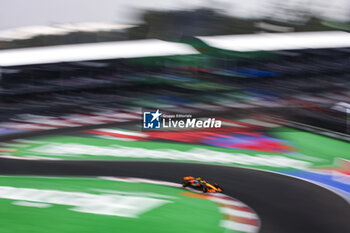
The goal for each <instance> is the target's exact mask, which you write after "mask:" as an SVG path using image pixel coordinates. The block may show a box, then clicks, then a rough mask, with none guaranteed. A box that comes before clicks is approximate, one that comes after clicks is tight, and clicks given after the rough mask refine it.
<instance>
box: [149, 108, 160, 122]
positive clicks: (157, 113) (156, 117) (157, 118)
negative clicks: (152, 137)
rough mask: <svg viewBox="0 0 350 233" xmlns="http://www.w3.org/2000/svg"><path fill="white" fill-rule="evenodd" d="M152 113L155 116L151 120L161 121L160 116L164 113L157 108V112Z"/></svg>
mask: <svg viewBox="0 0 350 233" xmlns="http://www.w3.org/2000/svg"><path fill="white" fill-rule="evenodd" d="M151 115H152V116H153V117H152V120H151V122H152V121H154V120H157V121H159V117H160V116H161V115H162V113H160V112H159V109H157V111H156V112H155V113H152V114H151Z"/></svg>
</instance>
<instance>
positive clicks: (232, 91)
mask: <svg viewBox="0 0 350 233" xmlns="http://www.w3.org/2000/svg"><path fill="white" fill-rule="evenodd" d="M2 6H3V7H2V8H1V10H0V17H1V20H0V22H1V23H0V29H1V30H0V49H1V51H0V63H1V64H0V66H1V81H0V95H1V99H0V109H1V111H0V112H1V114H0V120H1V122H2V123H1V126H2V129H1V133H2V132H3V133H4V134H7V133H13V132H17V131H18V130H28V129H41V128H43V129H45V126H43V125H37V126H29V125H28V124H27V123H28V122H29V123H33V122H34V123H38V121H42V120H43V119H44V118H45V119H50V120H54V119H56V120H62V119H72V118H79V117H81V116H82V114H85V115H86V114H88V115H89V114H97V115H101V114H102V115H103V114H104V112H108V111H116V110H118V111H126V112H132V113H136V112H140V109H141V108H152V109H162V110H163V111H165V110H167V111H170V112H185V113H194V112H196V113H198V114H201V113H204V112H207V111H211V112H213V113H214V115H216V116H219V115H227V114H228V115H230V117H242V115H243V116H253V117H254V118H260V119H262V118H264V119H265V120H269V121H271V120H273V121H276V120H280V119H281V118H282V119H284V120H289V121H293V122H298V123H304V124H307V125H311V126H316V127H320V128H327V129H329V130H332V131H337V132H341V133H347V132H349V130H348V129H347V121H346V111H348V110H347V109H349V104H348V103H349V102H350V90H349V88H350V85H349V78H348V76H349V67H350V66H349V52H350V50H349V48H348V47H349V46H350V44H349V43H350V42H349V41H350V36H349V35H348V34H347V32H346V31H347V30H349V23H348V22H349V20H350V15H349V12H350V11H349V8H350V4H349V3H348V2H347V1H341V0H338V1H332V2H328V1H321V0H318V1H316V0H314V1H305V2H304V1H285V2H280V1H272V0H270V1H268V0H266V1H244V2H241V1H224V0H220V1H191V2H188V1H156V0H153V1H146V2H143V3H140V2H133V3H130V2H127V1H99V2H98V3H97V2H94V3H93V2H89V3H85V2H83V1H81V2H79V1H74V3H72V2H70V1H53V2H50V3H48V2H45V1H31V2H25V3H23V2H21V1H11V2H6V1H4V2H3V3H2ZM344 31H345V32H344ZM305 32H307V33H305ZM311 32H313V33H311ZM223 35H225V36H223ZM103 42H110V43H109V44H107V45H108V46H114V47H103V45H106V44H104V43H103ZM166 42H168V43H166ZM57 45H60V46H63V45H70V46H68V47H67V48H65V47H58V48H56V50H55V47H52V46H57ZM72 45H76V46H78V47H74V46H72ZM79 45H80V46H83V47H79ZM84 46H85V47H84ZM91 46H95V47H94V48H92V47H91ZM99 46H101V47H99ZM162 46H163V47H162ZM23 48H25V49H24V50H23ZM38 48H39V50H38ZM40 48H41V50H40ZM60 48H61V50H60ZM10 49H11V50H10ZM20 49H22V50H20ZM23 52H24V54H23ZM267 118H269V119H267ZM276 118H278V119H276ZM13 123H15V124H13ZM285 123H286V122H285ZM289 124H292V122H289ZM293 124H294V123H293ZM21 125H22V126H23V127H21ZM299 126H300V127H301V125H299ZM47 127H50V126H47ZM12 129H13V130H12Z"/></svg>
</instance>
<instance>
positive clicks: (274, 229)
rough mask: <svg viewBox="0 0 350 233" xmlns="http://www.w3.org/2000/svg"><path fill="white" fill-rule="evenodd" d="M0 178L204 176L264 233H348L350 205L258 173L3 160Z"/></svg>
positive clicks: (191, 167) (147, 164) (161, 165)
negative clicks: (243, 207) (252, 215)
mask: <svg viewBox="0 0 350 233" xmlns="http://www.w3.org/2000/svg"><path fill="white" fill-rule="evenodd" d="M0 173H1V174H13V175H14V174H15V175H50V176H62V175H64V176H129V177H139V178H148V179H157V180H164V181H171V182H177V183H180V182H181V178H182V177H183V176H187V175H193V176H201V177H203V178H206V179H207V180H208V181H209V182H210V181H211V182H217V183H218V184H220V185H221V186H222V187H223V188H224V193H225V194H227V195H229V196H232V197H234V198H238V199H239V200H241V201H243V202H244V203H246V204H248V205H249V206H250V207H252V208H253V209H254V210H255V211H256V212H257V214H258V215H259V217H260V219H261V222H262V226H261V228H260V231H259V232H261V233H350V205H349V203H348V202H346V201H345V200H344V199H342V198H341V197H339V196H338V195H336V194H334V193H333V192H331V191H328V190H326V189H324V188H322V187H320V186H317V185H314V184H311V183H309V182H306V181H303V180H299V179H295V178H292V177H288V176H283V175H279V174H275V173H269V172H263V171H259V170H251V169H244V168H239V167H228V166H214V165H205V164H195V163H178V162H127V161H124V162H114V161H25V160H12V159H0Z"/></svg>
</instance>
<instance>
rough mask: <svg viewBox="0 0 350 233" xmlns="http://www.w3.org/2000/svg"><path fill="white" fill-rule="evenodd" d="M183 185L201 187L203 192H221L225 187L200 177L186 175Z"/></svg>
mask: <svg viewBox="0 0 350 233" xmlns="http://www.w3.org/2000/svg"><path fill="white" fill-rule="evenodd" d="M182 186H183V187H188V186H189V187H192V188H195V189H200V190H202V191H203V192H205V193H206V192H209V193H221V192H222V191H223V189H222V188H221V187H219V185H217V184H209V183H208V182H206V181H205V180H203V179H202V178H200V177H197V178H195V177H193V176H185V177H184V178H183V180H182Z"/></svg>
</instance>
